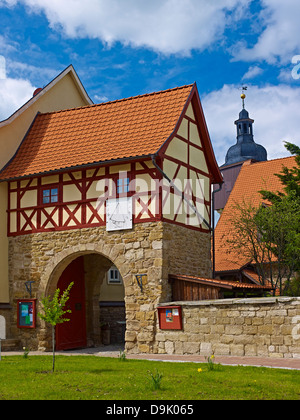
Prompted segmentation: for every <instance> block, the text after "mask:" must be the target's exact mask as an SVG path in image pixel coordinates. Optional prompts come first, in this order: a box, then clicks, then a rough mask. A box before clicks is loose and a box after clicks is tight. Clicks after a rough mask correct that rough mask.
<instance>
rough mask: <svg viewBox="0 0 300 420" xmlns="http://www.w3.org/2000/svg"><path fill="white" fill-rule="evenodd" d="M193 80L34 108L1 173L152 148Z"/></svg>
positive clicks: (171, 124) (166, 133) (164, 135)
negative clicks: (54, 108)
mask: <svg viewBox="0 0 300 420" xmlns="http://www.w3.org/2000/svg"><path fill="white" fill-rule="evenodd" d="M193 86H195V85H187V86H182V87H179V88H175V89H169V90H166V91H161V92H154V93H151V94H146V95H142V96H136V97H132V98H128V99H121V100H117V101H113V102H106V103H102V104H98V105H91V106H86V107H82V108H75V109H69V110H63V111H59V112H52V113H46V114H38V115H37V116H36V118H35V120H34V122H33V124H32V126H31V128H30V130H29V132H28V134H27V136H26V137H25V138H24V140H23V142H22V143H21V145H20V147H19V149H18V151H17V153H16V155H15V156H14V157H13V159H12V160H11V161H10V162H9V164H8V165H6V167H5V168H4V169H3V170H2V172H1V173H0V179H2V180H3V179H9V178H17V177H23V176H29V175H34V174H40V173H46V172H50V171H54V170H60V169H64V168H72V167H77V166H81V165H87V164H92V163H94V162H95V163H100V162H105V161H111V160H116V159H122V158H130V157H137V156H149V155H150V154H154V153H155V152H157V151H158V149H159V148H160V147H161V146H162V145H163V144H164V142H165V141H166V140H167V139H168V138H169V137H170V135H171V134H172V132H173V131H174V129H175V127H176V123H177V122H178V120H179V118H180V116H181V113H182V111H183V109H184V106H185V105H186V103H187V101H188V99H189V96H190V94H191V91H192V89H193Z"/></svg>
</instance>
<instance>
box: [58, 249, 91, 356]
mask: <svg viewBox="0 0 300 420" xmlns="http://www.w3.org/2000/svg"><path fill="white" fill-rule="evenodd" d="M72 281H73V282H74V284H73V286H72V288H71V291H70V295H69V296H70V297H69V300H68V301H67V303H66V307H67V308H68V309H71V311H72V312H71V313H67V314H66V315H65V318H68V319H70V321H66V322H64V323H62V324H58V325H57V326H56V350H68V349H75V348H79V347H86V317H85V282H84V263H83V257H79V258H77V259H76V260H74V261H72V262H71V263H70V264H69V265H68V267H67V268H66V269H65V270H64V272H63V273H62V275H61V276H60V279H59V281H58V285H57V287H58V288H59V289H60V291H61V292H62V291H64V290H65V289H66V288H67V287H68V286H69V284H70V283H71V282H72Z"/></svg>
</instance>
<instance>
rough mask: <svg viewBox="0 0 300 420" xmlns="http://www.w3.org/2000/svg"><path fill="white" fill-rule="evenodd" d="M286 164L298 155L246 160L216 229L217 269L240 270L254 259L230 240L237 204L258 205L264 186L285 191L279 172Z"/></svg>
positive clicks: (232, 235) (218, 270) (289, 163)
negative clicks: (248, 256) (236, 247)
mask: <svg viewBox="0 0 300 420" xmlns="http://www.w3.org/2000/svg"><path fill="white" fill-rule="evenodd" d="M283 166H286V167H288V168H292V167H294V166H295V158H294V157H293V156H291V157H287V158H282V159H275V160H270V161H266V162H255V163H253V162H252V161H246V162H244V164H243V166H242V168H241V171H240V173H239V175H238V177H237V179H236V181H235V184H234V187H233V189H232V191H231V193H230V196H229V198H228V201H227V203H226V205H225V208H224V210H223V212H222V214H221V216H220V219H219V221H218V223H217V226H216V229H215V244H216V245H215V264H216V272H224V271H235V270H239V269H241V268H242V267H243V266H245V265H246V264H248V263H250V262H251V261H248V260H247V259H246V258H245V257H244V256H243V255H242V253H241V252H238V251H237V250H234V249H232V246H231V245H230V244H228V243H227V240H228V239H233V238H234V235H235V232H234V227H233V225H232V222H231V220H232V217H233V215H234V212H235V209H234V207H235V206H236V204H242V203H243V201H245V202H247V203H248V202H249V201H251V204H252V205H254V206H258V205H259V204H260V203H261V202H262V198H261V195H260V194H259V191H260V190H263V189H265V190H270V191H273V192H277V191H283V187H282V183H281V181H280V179H279V178H278V177H277V176H275V174H278V173H280V172H281V171H282V168H283Z"/></svg>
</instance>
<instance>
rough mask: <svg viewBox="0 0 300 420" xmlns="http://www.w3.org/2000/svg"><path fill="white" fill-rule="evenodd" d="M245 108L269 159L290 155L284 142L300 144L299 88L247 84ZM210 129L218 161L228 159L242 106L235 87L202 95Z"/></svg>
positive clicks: (230, 86)
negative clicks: (252, 120)
mask: <svg viewBox="0 0 300 420" xmlns="http://www.w3.org/2000/svg"><path fill="white" fill-rule="evenodd" d="M246 95H247V97H246V100H245V108H246V109H247V111H248V112H249V115H250V118H252V119H254V120H255V122H254V125H253V129H254V140H255V141H256V143H258V144H261V145H262V146H264V147H265V148H266V150H267V152H268V159H276V158H280V157H284V156H289V153H288V151H287V150H286V149H285V147H284V144H283V141H290V142H292V143H296V144H300V134H299V109H300V99H299V98H300V87H296V88H295V87H291V86H288V85H285V84H281V85H278V86H265V87H261V88H259V87H257V86H248V90H247V93H246ZM201 100H202V105H203V109H204V114H205V117H206V121H207V126H208V130H209V133H210V136H211V140H212V143H213V147H214V150H215V154H216V157H217V160H218V163H219V164H220V165H222V164H223V163H224V162H225V155H226V153H227V150H228V148H229V147H230V146H232V145H233V144H235V143H236V126H235V124H234V121H235V120H237V119H238V115H239V112H240V111H241V109H242V102H241V99H240V91H239V89H238V88H237V87H236V86H233V85H224V86H223V88H222V89H220V90H218V91H214V92H211V93H209V94H208V95H206V96H203V97H202V98H201Z"/></svg>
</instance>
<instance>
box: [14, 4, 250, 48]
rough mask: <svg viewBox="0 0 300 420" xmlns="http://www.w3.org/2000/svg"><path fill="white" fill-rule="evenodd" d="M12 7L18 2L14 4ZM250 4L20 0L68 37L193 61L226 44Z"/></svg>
mask: <svg viewBox="0 0 300 420" xmlns="http://www.w3.org/2000/svg"><path fill="white" fill-rule="evenodd" d="M9 2H10V3H11V4H14V3H15V0H13V1H12V0H10V1H9ZM250 2H251V0H214V1H211V2H208V1H207V0H184V1H182V0H151V1H149V0H144V1H141V0H126V1H124V0H109V1H107V0H85V1H82V0H64V1H61V0H19V3H24V4H26V5H27V6H28V7H29V9H30V10H31V11H32V12H36V13H39V12H41V11H42V12H44V13H45V15H46V16H47V19H48V21H49V24H50V26H51V27H52V28H54V29H57V30H60V31H63V32H64V33H65V35H66V36H68V37H72V38H75V37H90V38H98V39H100V40H101V41H103V42H104V43H105V44H107V45H108V46H110V45H112V44H113V43H114V42H117V41H119V42H121V43H122V44H124V45H131V46H134V47H144V46H145V47H147V48H151V49H153V50H155V51H159V52H162V53H165V54H170V53H180V54H185V55H188V54H189V53H190V51H191V50H192V49H199V50H202V49H205V48H207V47H208V46H210V45H211V44H213V43H214V42H215V41H217V40H218V41H219V40H220V39H221V38H222V35H223V33H224V30H225V28H226V26H227V25H230V24H232V22H233V21H235V20H238V19H239V18H240V14H241V13H240V11H241V10H242V9H243V10H245V8H246V7H247V5H248V4H249V3H250Z"/></svg>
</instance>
